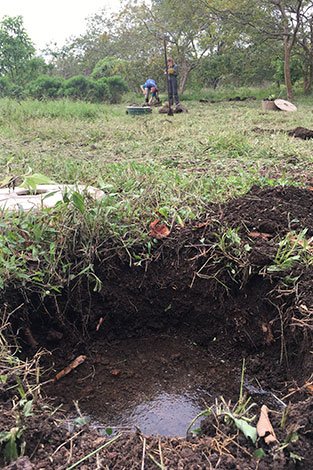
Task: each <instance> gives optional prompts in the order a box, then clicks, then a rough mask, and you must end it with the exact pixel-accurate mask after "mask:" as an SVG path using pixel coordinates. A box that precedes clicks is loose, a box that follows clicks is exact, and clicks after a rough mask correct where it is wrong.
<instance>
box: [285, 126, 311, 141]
mask: <svg viewBox="0 0 313 470" xmlns="http://www.w3.org/2000/svg"><path fill="white" fill-rule="evenodd" d="M288 135H290V136H292V137H298V138H299V139H303V140H309V139H313V131H312V130H311V129H306V128H305V127H296V128H295V129H292V130H291V131H289V132H288Z"/></svg>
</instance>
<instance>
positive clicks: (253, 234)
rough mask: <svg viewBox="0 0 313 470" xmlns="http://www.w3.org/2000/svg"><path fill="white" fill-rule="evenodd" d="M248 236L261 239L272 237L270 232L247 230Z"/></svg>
mask: <svg viewBox="0 0 313 470" xmlns="http://www.w3.org/2000/svg"><path fill="white" fill-rule="evenodd" d="M248 237H250V238H261V240H268V239H269V238H271V237H272V235H271V234H270V233H263V232H249V233H248Z"/></svg>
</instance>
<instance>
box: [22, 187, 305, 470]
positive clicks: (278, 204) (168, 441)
mask: <svg viewBox="0 0 313 470" xmlns="http://www.w3.org/2000/svg"><path fill="white" fill-rule="evenodd" d="M312 207H313V192H312V191H309V190H305V189H301V188H283V187H280V188H264V189H260V188H252V190H251V191H250V193H249V194H248V195H246V196H243V197H241V198H238V199H235V200H233V201H231V202H230V203H228V204H224V205H221V206H212V207H209V208H208V212H207V215H206V217H204V218H203V220H200V221H197V222H194V223H190V224H189V225H188V226H185V227H181V226H178V227H176V228H174V229H173V230H172V232H171V233H170V234H169V235H168V234H167V235H166V237H165V238H164V239H162V240H156V241H155V242H154V243H155V251H154V253H153V257H152V258H149V259H147V262H146V263H139V264H137V265H136V264H134V265H132V266H130V265H129V258H128V256H124V257H123V256H122V255H121V254H120V253H118V254H117V255H116V256H115V257H113V256H110V255H111V253H112V251H114V250H116V252H118V250H117V249H116V247H113V246H112V244H111V245H110V244H108V245H110V246H107V247H105V249H106V250H107V251H104V252H103V253H101V256H99V259H100V262H99V263H98V264H97V265H96V266H95V273H96V275H97V276H98V278H99V279H101V281H102V289H101V291H100V292H98V293H91V291H90V286H89V285H88V283H86V282H81V283H79V284H78V285H77V284H75V286H71V288H70V289H69V290H68V291H66V292H65V293H64V294H63V295H62V296H60V297H59V298H57V299H51V298H47V299H45V301H44V303H41V304H40V305H38V304H37V305H36V308H32V309H31V317H28V318H30V321H29V322H28V325H27V328H28V329H29V330H30V332H31V334H32V337H33V339H34V340H35V343H34V342H32V341H28V340H27V336H26V335H25V334H24V342H25V350H26V349H27V347H29V348H33V347H34V344H36V343H37V344H39V345H42V346H45V347H46V348H47V349H48V350H49V351H50V353H51V354H50V355H48V356H47V358H46V364H45V368H46V371H47V372H46V376H45V379H46V380H47V381H48V383H46V385H45V387H44V392H45V393H46V395H48V396H49V397H50V398H51V397H52V398H53V399H54V404H57V405H60V404H62V407H63V410H64V411H65V416H66V420H65V423H68V420H69V419H70V422H73V421H74V420H75V418H76V417H77V415H78V414H81V415H82V416H83V417H86V416H87V417H88V418H89V419H90V420H91V428H87V429H86V430H77V429H76V428H75V433H74V434H66V431H65V424H64V422H63V423H62V425H61V428H58V429H57V430H56V429H55V428H54V427H53V428H52V429H50V428H49V429H47V426H46V427H45V428H44V429H43V428H42V427H41V428H40V435H39V434H38V439H39V442H40V443H42V442H44V443H45V446H46V447H45V450H44V451H42V453H41V455H37V454H36V447H35V446H36V445H37V444H36V442H37V441H36V439H37V438H36V435H37V434H36V433H35V434H34V433H33V435H32V440H31V441H30V442H33V444H29V446H30V447H29V449H28V453H29V455H31V454H33V455H35V457H34V460H35V462H36V465H37V467H38V468H46V467H45V465H46V466H47V465H51V459H50V460H49V458H50V456H51V454H52V449H49V446H51V445H52V444H51V442H54V443H55V447H58V446H60V445H61V444H62V442H72V441H71V439H74V437H73V436H75V445H74V446H72V447H71V446H70V444H69V445H67V444H66V445H65V444H64V445H63V447H62V449H63V450H64V451H65V449H64V447H65V448H68V449H69V452H70V461H71V462H73V461H76V460H78V459H79V458H80V457H82V456H85V455H86V454H88V453H89V452H91V451H92V450H94V447H95V444H94V441H95V440H96V441H97V442H100V441H99V439H102V438H99V433H98V431H99V430H100V431H101V430H102V431H103V430H105V429H106V428H108V427H110V428H111V427H113V430H114V431H115V433H118V432H119V431H122V437H121V438H119V439H120V441H117V443H116V444H112V448H110V450H109V451H103V453H102V454H101V459H102V460H101V461H102V463H103V465H104V468H105V465H107V466H108V467H109V468H112V469H117V470H119V469H122V468H141V465H142V461H145V463H146V467H145V468H147V469H150V468H152V469H153V468H155V464H153V460H152V459H151V458H150V457H149V455H148V456H147V458H145V454H144V452H143V448H144V449H145V446H146V444H147V446H148V447H149V452H150V455H152V457H153V456H155V453H151V452H159V454H158V455H159V460H160V456H161V450H162V449H163V454H162V455H163V457H164V462H165V465H166V466H168V468H194V469H198V468H211V467H210V466H208V465H209V464H208V462H210V465H211V463H212V462H213V463H212V465H213V464H214V465H215V464H217V462H219V468H223V469H229V468H236V467H235V466H231V465H235V464H238V465H239V468H247V469H248V468H249V469H250V468H251V469H252V468H253V469H254V468H255V467H256V460H255V458H254V451H255V447H253V445H252V444H251V442H249V440H248V441H247V440H246V439H245V438H244V437H243V436H242V435H240V433H238V430H234V427H233V426H230V424H227V425H225V423H223V424H222V425H220V424H219V423H218V421H217V420H215V421H213V424H212V422H209V425H207V424H206V423H203V424H202V429H203V435H202V437H201V438H200V439H198V440H196V441H194V440H191V441H190V437H189V438H188V439H187V440H186V438H185V436H186V432H187V429H188V426H189V424H190V422H191V420H192V419H193V418H194V417H195V416H196V415H197V414H198V413H199V412H201V411H202V410H204V409H207V408H209V407H212V406H213V405H214V403H215V400H217V401H218V402H219V403H220V400H221V399H220V396H222V397H223V400H224V402H225V403H227V402H228V401H229V400H231V401H232V403H234V402H236V400H237V399H238V397H239V394H240V393H241V394H242V393H246V395H247V396H249V397H250V400H252V401H253V402H255V403H256V404H257V406H260V405H262V404H266V405H267V406H268V407H269V408H270V409H271V410H272V411H273V413H274V415H273V416H274V418H273V422H274V427H275V431H276V432H277V435H278V439H279V440H280V443H282V444H283V443H286V439H289V438H290V432H291V431H290V430H292V432H296V433H297V440H296V441H295V442H293V443H291V444H292V445H291V447H290V446H289V443H288V446H289V447H288V450H286V451H279V454H275V455H274V454H273V452H272V449H269V448H267V447H266V446H265V448H264V452H265V458H266V459H268V460H267V464H268V465H269V466H268V467H266V466H265V467H262V468H271V464H272V462H273V458H274V460H275V459H276V458H277V455H279V458H280V459H281V460H279V466H278V467H277V468H293V467H292V466H290V465H292V462H293V461H292V458H293V457H292V455H299V456H300V457H301V458H302V460H301V461H300V462H301V465H302V468H309V466H308V465H309V462H310V461H311V460H310V459H311V454H310V452H311V451H310V450H309V449H310V444H311V440H312V428H311V431H310V426H311V425H310V414H307V412H305V413H306V414H305V415H303V413H304V412H303V410H310V409H312V400H311V401H310V400H309V398H310V393H311V392H310V390H311V389H310V388H309V386H310V375H311V374H312V354H310V349H311V346H312V338H311V328H312V311H313V298H312V282H313V274H312V265H311V264H306V263H305V262H301V258H300V254H301V253H300V252H301V249H302V248H303V244H304V242H303V240H304V239H305V240H306V243H309V242H310V240H311V237H312V236H313V223H312ZM155 227H157V225H155V226H154V228H155ZM296 234H302V235H301V237H302V238H299V237H298V238H297V235H296ZM295 237H296V238H295ZM303 237H304V238H303ZM282 240H283V241H284V243H285V244H286V243H289V245H287V247H289V249H288V250H289V251H290V246H293V250H296V251H295V252H292V254H293V255H294V256H296V258H294V259H293V260H291V261H292V263H291V264H289V265H288V267H287V268H286V266H285V265H282V264H279V263H282V262H283V260H281V258H279V257H278V256H277V253H278V251H277V250H278V248H279V247H281V246H286V245H284V244H282ZM297 240H298V241H299V242H301V243H302V244H301V243H298V242H297ZM290 244H291V245H290ZM306 246H308V247H309V245H306ZM309 248H310V247H309ZM288 250H287V253H289V251H288ZM308 253H310V249H309V251H308ZM141 255H142V254H141ZM305 259H307V258H305ZM56 301H57V307H58V308H57V309H55V304H56ZM18 321H20V320H18ZM16 325H18V323H17V324H16ZM13 326H14V322H13ZM24 330H25V329H24ZM24 333H25V331H24ZM22 334H23V332H21V335H22ZM27 343H32V344H27ZM81 356H83V357H84V360H83V361H82V363H81V364H80V365H79V366H78V367H77V368H74V369H72V370H70V371H69V373H68V374H67V375H64V376H63V377H62V378H60V379H59V380H56V377H58V376H57V374H58V373H59V372H60V371H61V370H64V369H66V368H67V366H68V365H69V364H70V363H72V362H73V361H75V358H77V357H81ZM243 360H245V367H244V371H243V369H242V367H243ZM243 372H244V374H243ZM290 403H294V405H290ZM290 406H291V408H290ZM293 406H295V407H296V408H293ZM287 407H288V415H289V416H290V417H291V419H290V420H289V421H288V419H287V424H286V427H285V428H284V429H282V428H281V427H280V420H281V419H282V417H283V416H284V414H285V413H286V409H287ZM276 417H277V418H276ZM275 419H276V421H275ZM197 425H199V423H197ZM71 429H72V428H71ZM95 430H96V431H95ZM295 430H296V431H295ZM72 431H73V429H72ZM134 431H135V432H134ZM38 433H39V431H38ZM77 433H78V434H77ZM97 433H98V434H97ZM60 435H62V439H63V440H62V442H60V439H61V438H60ZM100 435H101V433H100ZM151 435H152V436H153V435H161V436H163V437H160V438H159V437H158V438H153V437H148V436H151ZM34 436H35V437H34ZM43 436H44V437H43ZM173 436H175V437H173ZM177 436H180V439H178V438H177ZM288 436H289V437H288ZM66 439H67V440H70V441H66ZM192 439H194V438H192ZM216 439H217V441H216ZM101 442H102V441H101ZM216 442H217V443H218V444H216ZM221 443H222V448H221V447H219V446H220V445H221ZM38 445H39V444H38ZM258 445H259V446H262V444H261V443H259V444H258ZM32 446H33V447H32ZM155 449H158V451H156V450H155ZM160 449H161V450H160ZM286 449H287V448H286ZM147 452H148V451H147ZM290 452H291V453H290ZM273 455H274V457H273ZM62 458H63V457H62V456H61V453H60V455H58V456H57V457H55V459H56V460H53V462H54V463H53V465H55V466H54V467H53V466H52V467H51V468H61V467H58V465H61V466H62V465H64V459H65V461H68V458H69V457H68V456H67V457H64V458H63V460H62ZM97 458H98V457H97ZM153 458H154V457H153ZM66 459H67V460H66ZM149 459H150V460H149ZM191 461H192V462H193V463H192V465H194V466H190V465H191V464H190V462H191ZM97 462H98V461H97V460H96V457H92V458H90V460H89V465H91V467H89V468H96V466H97V465H98V463H97ZM243 462H245V463H244V464H243ZM246 462H248V463H247V464H246ZM127 465H128V466H127ZM188 465H189V466H188ZM240 465H246V466H242V467H240ZM37 467H36V468H37ZM213 468H214V467H213ZM237 468H238V466H237ZM260 468H261V467H260ZM299 468H301V466H300V467H299Z"/></svg>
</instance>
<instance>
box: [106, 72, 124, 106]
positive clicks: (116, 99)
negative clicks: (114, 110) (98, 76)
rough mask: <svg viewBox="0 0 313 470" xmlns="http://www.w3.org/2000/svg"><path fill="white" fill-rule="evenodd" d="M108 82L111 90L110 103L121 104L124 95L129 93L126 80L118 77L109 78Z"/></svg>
mask: <svg viewBox="0 0 313 470" xmlns="http://www.w3.org/2000/svg"><path fill="white" fill-rule="evenodd" d="M106 82H107V84H108V86H109V90H110V103H120V102H121V99H122V95H123V93H125V92H126V91H128V86H127V84H126V82H125V80H124V79H123V78H122V77H119V76H118V75H115V76H114V77H108V78H107V79H106Z"/></svg>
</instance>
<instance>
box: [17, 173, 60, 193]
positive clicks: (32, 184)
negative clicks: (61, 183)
mask: <svg viewBox="0 0 313 470" xmlns="http://www.w3.org/2000/svg"><path fill="white" fill-rule="evenodd" d="M52 183H53V181H52V180H51V179H50V178H48V176H45V175H42V174H41V173H34V174H32V175H28V176H25V178H24V181H23V183H22V184H21V186H22V187H23V188H29V189H33V190H35V189H36V187H37V185H38V184H52Z"/></svg>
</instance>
